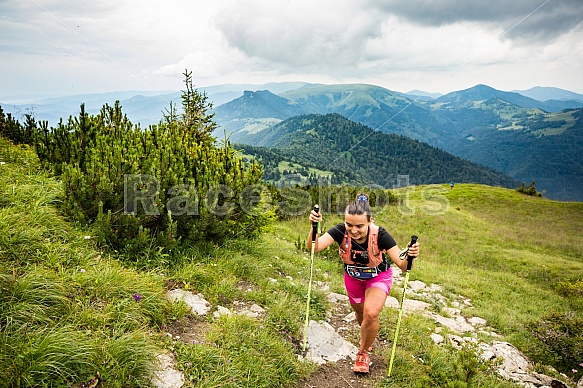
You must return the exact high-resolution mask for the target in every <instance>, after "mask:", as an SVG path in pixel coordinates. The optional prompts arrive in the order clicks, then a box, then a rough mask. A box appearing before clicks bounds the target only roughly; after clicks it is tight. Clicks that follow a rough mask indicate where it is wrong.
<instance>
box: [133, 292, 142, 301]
mask: <svg viewBox="0 0 583 388" xmlns="http://www.w3.org/2000/svg"><path fill="white" fill-rule="evenodd" d="M141 299H142V295H140V294H138V293H137V292H136V293H135V294H134V300H135V301H136V302H139V301H140V300H141Z"/></svg>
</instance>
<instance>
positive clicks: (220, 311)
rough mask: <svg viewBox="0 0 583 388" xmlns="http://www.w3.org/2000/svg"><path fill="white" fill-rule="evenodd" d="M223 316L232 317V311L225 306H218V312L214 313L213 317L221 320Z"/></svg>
mask: <svg viewBox="0 0 583 388" xmlns="http://www.w3.org/2000/svg"><path fill="white" fill-rule="evenodd" d="M222 315H231V310H229V309H228V308H226V307H223V306H217V311H215V312H214V313H213V317H214V318H219V317H220V316H222Z"/></svg>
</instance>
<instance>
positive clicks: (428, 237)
mask: <svg viewBox="0 0 583 388" xmlns="http://www.w3.org/2000/svg"><path fill="white" fill-rule="evenodd" d="M394 194H395V195H396V196H397V197H398V198H399V201H398V203H394V204H389V205H387V206H384V207H382V208H377V209H375V210H376V214H375V217H376V222H377V223H378V224H379V225H383V226H385V227H386V228H387V229H388V230H389V231H390V232H391V233H392V234H393V236H394V237H395V239H396V240H397V242H398V243H399V245H400V246H404V245H405V244H406V242H407V241H408V240H409V238H410V236H411V235H412V234H416V235H418V236H419V242H420V243H421V246H422V252H421V254H422V256H421V257H420V259H419V260H418V261H417V262H416V266H415V268H414V270H413V271H412V272H411V278H410V280H415V279H418V280H422V281H423V282H425V283H427V284H431V283H435V284H439V285H441V286H442V287H443V288H444V292H450V293H455V294H459V295H463V296H465V297H468V298H471V300H472V304H473V308H472V309H471V314H472V315H474V316H480V317H483V318H484V319H486V320H487V321H488V324H489V325H491V326H492V327H493V328H494V329H495V331H496V332H497V333H499V334H501V335H502V336H503V340H505V341H508V342H511V343H512V344H514V345H516V346H517V347H518V348H519V349H521V350H522V351H523V352H524V353H525V354H526V355H527V356H528V357H529V358H531V359H532V360H533V361H535V362H537V369H538V370H540V371H541V372H544V373H547V374H549V375H553V373H554V374H555V375H556V374H557V372H553V371H552V370H550V369H548V368H547V366H554V367H555V368H557V369H558V370H559V371H560V372H563V373H566V374H567V375H569V377H571V378H572V379H573V380H574V381H577V380H578V379H579V378H580V377H581V375H582V372H581V370H580V369H582V367H580V366H579V363H583V350H582V349H581V343H582V342H583V341H581V338H582V337H583V322H582V318H581V317H582V316H583V236H582V235H581V230H583V203H574V202H573V203H567V202H556V201H551V200H548V199H545V198H540V197H530V196H526V195H523V194H520V193H518V192H516V191H515V190H509V189H503V188H498V187H489V186H484V185H472V184H462V185H456V186H455V188H454V189H453V190H450V189H449V187H448V186H447V185H434V186H420V187H410V188H402V189H398V190H394ZM62 196H63V190H62V187H61V183H60V181H59V180H58V179H55V178H53V177H50V176H49V175H47V174H46V173H45V172H43V171H42V170H41V169H40V166H39V163H38V160H37V158H36V154H35V153H34V152H33V151H32V150H31V149H29V148H28V147H25V146H14V145H12V144H11V143H10V142H8V141H7V140H4V139H2V138H0V387H28V386H45V387H71V386H72V387H82V386H85V387H87V386H90V385H91V384H93V386H94V387H96V386H99V387H146V386H149V384H150V383H149V381H150V377H151V373H152V370H153V369H152V368H153V362H154V360H155V357H156V355H157V354H160V353H163V352H172V353H173V354H174V355H175V358H176V362H177V369H179V370H181V371H182V372H183V373H184V376H185V385H184V386H185V387H217V386H221V387H294V386H296V384H298V382H299V381H300V380H301V379H303V378H306V377H307V376H309V375H310V374H311V373H313V372H314V371H316V369H317V368H316V367H315V366H314V365H310V364H307V363H305V362H302V361H299V360H298V357H297V355H298V354H299V353H301V345H300V344H301V339H302V329H303V327H302V326H303V322H304V319H305V315H304V314H305V304H306V298H307V281H308V277H309V263H310V262H309V260H307V257H308V256H309V254H308V253H307V252H305V251H304V249H303V247H301V245H302V244H298V240H299V241H300V242H302V241H303V240H304V239H305V236H306V235H307V233H308V231H309V228H310V226H309V223H308V221H307V214H306V215H300V216H298V217H291V218H286V219H278V220H276V221H274V222H273V223H272V224H271V225H270V226H269V228H268V229H267V231H265V232H264V233H263V234H261V235H260V236H259V237H258V238H257V239H256V240H246V241H238V240H231V241H228V242H226V243H223V244H222V245H220V246H215V245H212V244H207V245H204V246H203V245H198V246H178V247H176V248H174V249H172V250H171V251H168V250H163V249H157V248H148V247H146V248H144V249H143V250H142V251H141V252H140V253H139V254H138V255H139V257H131V258H130V257H128V253H127V252H122V251H120V252H117V251H114V250H111V251H109V250H107V249H105V248H104V247H100V246H98V244H97V243H96V241H95V239H94V238H93V236H94V234H95V231H94V230H92V228H91V227H90V226H89V227H81V226H79V225H77V224H75V223H72V222H70V221H68V220H67V219H66V218H65V217H64V216H63V215H62V214H61V212H60V204H61V203H62V201H63V197H62ZM341 221H342V217H341V215H340V214H336V212H335V213H334V214H324V225H323V227H324V228H327V227H330V226H332V225H334V224H335V223H337V222H341ZM132 254H133V255H136V253H135V252H134V253H132ZM270 278H271V279H276V280H277V281H276V282H273V281H270ZM314 280H315V281H319V282H326V283H327V284H328V285H329V286H330V290H331V291H334V292H339V293H344V288H343V283H342V266H341V263H340V261H339V259H338V258H337V256H336V253H335V251H334V250H329V251H325V252H322V253H320V254H317V255H316V260H315V268H314ZM173 287H181V288H183V289H188V290H191V291H193V292H198V293H202V294H203V295H204V296H205V298H206V299H207V300H208V301H209V302H210V303H211V305H212V306H213V310H214V309H216V306H218V305H221V306H225V307H229V308H232V307H233V306H234V305H235V304H236V303H238V302H241V301H242V302H245V303H256V304H258V305H260V306H262V307H263V308H265V309H266V311H267V313H266V315H265V317H264V318H262V319H261V320H256V319H251V318H248V317H244V316H223V317H221V318H213V317H212V316H208V317H206V318H201V317H194V316H191V315H190V313H189V312H188V310H187V308H186V306H185V305H184V304H182V303H171V302H170V301H169V300H168V299H167V298H166V297H165V292H166V290H168V289H171V288H173ZM391 295H393V296H397V297H398V296H399V295H400V290H399V289H398V288H395V289H394V290H392V291H391ZM311 297H312V300H311V304H310V306H311V309H310V318H311V319H325V318H326V313H327V311H329V310H330V309H331V306H330V304H329V302H328V301H327V299H326V295H325V293H324V292H323V291H321V290H320V289H313V290H312V294H311ZM434 308H435V309H439V308H440V306H438V305H436V306H434ZM468 313H469V311H468ZM185 322H188V323H190V324H192V325H196V326H197V327H199V328H204V330H202V334H201V335H202V336H203V337H204V338H203V339H202V340H200V341H191V342H185V341H182V340H177V339H176V338H170V337H169V336H168V335H167V334H166V333H167V332H168V331H169V328H171V327H173V326H175V325H177V324H181V325H183V324H184V323H185ZM395 322H396V312H395V311H391V310H389V309H385V310H384V311H383V313H382V315H381V324H382V326H383V329H382V333H381V335H383V336H385V337H386V338H388V339H389V340H391V338H392V337H391V336H392V332H393V330H394V328H395ZM553 323H554V324H555V325H554V326H553V325H552V324H553ZM559 323H563V325H562V326H561V324H559ZM434 326H435V323H434V322H431V321H429V320H427V319H426V318H422V317H415V316H410V317H407V318H406V319H405V320H404V322H403V332H402V337H400V338H399V343H398V347H397V349H398V351H397V353H398V354H397V363H396V369H397V371H396V378H395V380H393V381H392V382H387V381H385V380H379V381H371V382H370V383H371V386H378V387H386V386H391V387H397V386H399V387H428V386H450V387H458V386H460V387H462V386H463V387H466V386H472V387H511V386H514V385H513V384H511V383H508V382H504V381H502V380H501V379H500V378H499V377H496V376H495V375H494V374H493V373H490V372H489V370H487V368H486V367H483V366H481V365H476V364H471V363H464V362H463V361H462V360H461V359H460V358H459V357H456V356H452V353H451V350H450V349H447V348H443V347H439V346H437V345H435V344H433V343H432V341H430V340H429V339H428V333H430V332H431V331H428V328H429V329H432V328H433V327H434ZM543 329H544V330H543ZM547 329H548V330H547ZM562 329H569V330H570V331H569V332H567V331H565V330H562ZM551 332H552V333H551ZM550 334H552V338H551V337H550ZM545 335H547V336H546V337H545ZM482 339H483V340H485V341H487V340H489V338H482ZM420 353H423V354H424V355H425V356H424V357H425V360H426V361H427V360H433V361H432V362H426V363H422V362H420V361H419V360H418V359H417V358H414V357H412V355H418V354H420ZM381 356H382V357H384V358H385V359H386V362H387V363H388V356H389V353H388V351H387V352H385V351H382V352H381ZM574 370H577V371H576V372H573V371H574ZM470 375H471V376H473V377H472V379H471V384H470V382H468V380H467V378H468V376H470ZM96 381H98V383H96Z"/></svg>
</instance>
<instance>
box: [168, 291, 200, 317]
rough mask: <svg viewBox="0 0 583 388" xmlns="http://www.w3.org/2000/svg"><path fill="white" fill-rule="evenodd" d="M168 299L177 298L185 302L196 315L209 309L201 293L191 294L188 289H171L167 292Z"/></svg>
mask: <svg viewBox="0 0 583 388" xmlns="http://www.w3.org/2000/svg"><path fill="white" fill-rule="evenodd" d="M167 297H168V299H171V300H175V301H176V300H179V301H183V302H184V303H186V304H187V305H188V306H189V307H190V308H191V309H192V312H193V313H195V314H197V315H206V314H208V313H209V311H210V310H211V305H210V303H209V302H207V301H206V300H205V299H204V297H203V296H202V295H201V294H196V295H195V294H193V293H192V292H190V291H185V290H180V289H177V290H171V291H168V293H167Z"/></svg>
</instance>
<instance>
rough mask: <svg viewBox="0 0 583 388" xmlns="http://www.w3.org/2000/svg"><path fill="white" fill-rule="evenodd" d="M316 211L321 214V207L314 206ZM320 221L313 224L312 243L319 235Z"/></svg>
mask: <svg viewBox="0 0 583 388" xmlns="http://www.w3.org/2000/svg"><path fill="white" fill-rule="evenodd" d="M314 211H315V212H316V214H318V213H320V207H319V206H318V205H314ZM318 224H319V222H318V221H314V222H312V242H314V241H316V235H317V234H318Z"/></svg>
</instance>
